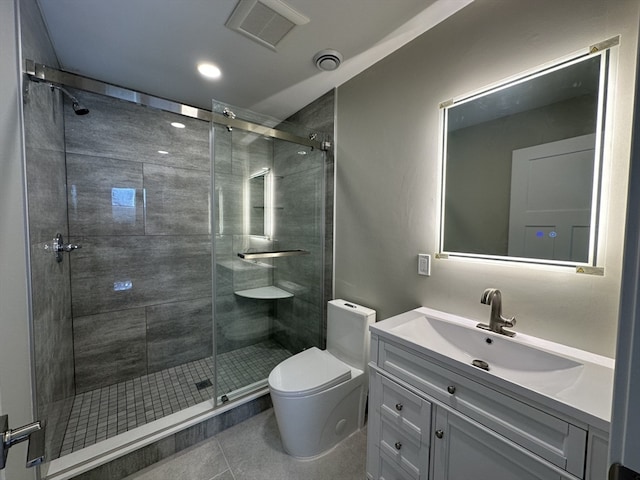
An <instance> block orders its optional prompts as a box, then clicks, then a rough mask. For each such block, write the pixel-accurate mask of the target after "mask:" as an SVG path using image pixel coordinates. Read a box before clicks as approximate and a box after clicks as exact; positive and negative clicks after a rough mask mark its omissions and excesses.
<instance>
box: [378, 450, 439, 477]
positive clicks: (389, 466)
mask: <svg viewBox="0 0 640 480" xmlns="http://www.w3.org/2000/svg"><path fill="white" fill-rule="evenodd" d="M378 461H379V472H380V475H379V476H378V480H420V479H426V478H427V474H426V472H425V473H424V474H423V475H422V476H420V475H419V474H418V473H417V472H413V473H409V472H407V471H405V470H403V469H402V468H400V465H398V464H397V463H396V462H395V461H394V460H392V459H390V458H389V457H387V456H386V455H385V454H384V453H380V456H379V459H378Z"/></svg>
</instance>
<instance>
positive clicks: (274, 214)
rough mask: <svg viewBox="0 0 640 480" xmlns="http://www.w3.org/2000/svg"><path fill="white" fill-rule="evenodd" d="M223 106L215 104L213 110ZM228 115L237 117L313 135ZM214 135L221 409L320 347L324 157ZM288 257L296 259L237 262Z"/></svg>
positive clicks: (260, 139)
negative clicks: (276, 369) (286, 361)
mask: <svg viewBox="0 0 640 480" xmlns="http://www.w3.org/2000/svg"><path fill="white" fill-rule="evenodd" d="M224 107H225V106H224V105H221V104H219V103H217V102H214V106H213V110H214V111H217V112H222V111H223V110H224ZM227 108H230V109H231V110H232V111H233V112H234V114H235V116H236V118H237V119H242V120H246V121H251V122H254V123H259V124H261V125H267V126H269V127H271V128H286V129H287V130H286V131H287V132H294V133H296V134H297V135H300V134H301V133H302V134H304V135H305V137H307V135H308V134H309V132H305V131H304V129H303V128H302V127H300V126H292V125H290V124H289V125H287V126H286V127H285V126H284V125H275V124H274V122H273V120H272V119H267V118H262V117H261V116H260V115H259V114H256V113H253V112H246V111H244V110H239V109H236V108H233V107H227ZM242 115H246V116H245V117H243V116H242ZM212 128H213V139H214V141H213V145H214V148H213V153H214V155H213V157H214V158H213V171H214V183H215V190H216V192H217V193H216V195H215V197H214V208H213V212H214V223H215V224H216V226H217V228H216V235H215V238H214V251H215V259H216V262H215V270H216V272H215V279H216V280H215V288H214V292H215V296H214V298H215V301H214V304H215V324H216V327H215V331H216V361H217V375H218V377H217V381H218V387H219V388H218V392H219V395H220V398H219V400H220V401H223V402H224V401H226V400H227V399H231V398H234V397H237V396H241V395H243V394H246V393H248V392H250V391H252V390H254V389H255V388H259V387H264V386H265V385H266V380H267V377H268V375H269V373H270V371H271V370H272V369H273V367H274V366H276V365H277V364H278V363H280V362H281V361H282V360H284V359H285V358H287V357H289V356H291V355H292V354H295V353H297V352H299V351H301V350H302V349H303V348H308V347H311V346H318V347H322V339H323V332H322V325H323V316H324V313H323V312H324V299H323V264H324V262H323V236H324V153H323V152H322V151H321V150H318V149H315V150H314V149H311V148H310V147H305V146H301V145H299V144H296V143H292V142H288V141H285V140H280V139H275V138H271V137H265V136H262V135H260V134H256V133H252V132H248V131H244V130H242V129H240V128H237V127H234V128H233V129H229V128H227V127H226V126H225V125H219V124H214V125H213V126H212ZM307 138H308V137H307ZM256 207H257V208H256ZM285 250H287V251H288V250H296V251H300V252H299V253H300V254H296V255H288V256H282V257H273V256H266V255H265V256H264V257H260V256H257V258H252V259H242V258H240V257H239V256H238V254H239V253H240V254H245V253H256V252H265V253H266V252H279V251H285Z"/></svg>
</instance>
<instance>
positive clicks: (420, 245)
mask: <svg viewBox="0 0 640 480" xmlns="http://www.w3.org/2000/svg"><path fill="white" fill-rule="evenodd" d="M639 9H640V5H638V3H637V2H635V1H632V0H623V1H617V2H610V1H606V0H588V1H578V0H565V1H562V2H556V1H553V0H540V1H537V2H534V3H531V2H513V1H510V0H495V1H477V2H474V3H472V4H471V5H469V6H467V7H465V8H464V9H463V10H461V11H460V12H459V13H457V14H456V15H455V16H454V17H452V18H450V19H448V20H446V21H445V22H443V23H441V24H440V25H438V26H436V27H435V28H434V29H432V30H431V31H429V32H427V33H425V34H424V35H422V36H421V37H419V38H417V39H416V40H414V41H413V42H411V43H410V44H408V45H406V46H405V47H404V48H402V49H400V50H399V51H397V52H395V53H393V54H392V55H390V56H388V57H387V58H385V59H383V60H382V61H381V62H379V63H378V64H376V65H375V66H373V67H371V68H370V69H368V70H367V71H365V72H363V73H362V74H360V75H359V76H358V77H356V78H354V79H353V80H351V81H349V82H347V83H346V84H344V85H342V86H341V87H339V89H338V119H337V138H338V144H337V146H338V151H337V156H336V162H337V173H336V175H337V192H336V202H337V204H336V212H337V216H336V259H335V265H336V266H335V274H336V296H341V297H344V298H348V299H350V300H352V301H357V302H360V303H362V304H364V305H367V306H370V307H372V308H375V309H377V311H378V318H379V319H384V318H387V317H389V316H392V315H395V314H398V313H400V312H403V311H406V310H409V309H411V308H415V307H417V306H420V305H426V306H430V307H434V308H437V309H441V310H444V311H448V312H452V313H457V314H462V315H466V316H470V317H472V318H475V319H478V320H484V319H486V317H487V316H488V314H489V311H488V309H487V307H486V306H483V305H481V304H480V302H479V299H480V294H481V293H482V291H483V290H484V289H485V288H487V287H496V288H500V289H501V290H502V291H503V299H504V301H503V307H504V311H505V314H507V315H516V316H517V317H518V325H517V328H516V330H518V331H520V332H524V333H529V334H532V335H537V336H540V337H542V338H546V339H550V340H553V341H557V342H560V343H564V344H567V345H571V346H575V347H579V348H583V349H587V350H589V351H593V352H596V353H601V354H605V355H609V356H613V354H614V349H615V338H616V335H615V334H616V322H617V312H618V299H619V290H620V275H621V265H622V257H621V255H622V249H623V232H624V221H625V220H624V213H625V208H626V192H627V184H628V180H627V179H628V164H629V150H630V139H631V123H632V102H630V101H629V99H632V98H633V94H634V92H633V84H634V72H635V70H634V68H635V63H636V57H635V54H636V50H635V49H636V43H637V39H638V20H639ZM618 34H620V35H621V38H622V40H621V44H620V46H619V47H618V48H617V49H616V50H617V52H618V58H617V61H616V62H615V65H616V69H615V70H616V75H615V77H616V78H614V79H613V81H614V83H615V85H616V88H615V90H614V94H613V97H612V98H611V99H610V100H611V102H612V103H611V105H610V106H611V107H612V108H611V109H610V112H611V115H612V116H611V121H610V123H609V124H608V129H609V130H608V137H607V139H606V140H607V153H608V154H609V155H608V159H609V161H608V163H606V164H605V188H604V189H603V195H604V199H605V201H604V203H603V213H604V221H603V223H602V224H601V226H600V228H601V230H600V231H601V233H602V235H601V237H600V245H599V250H600V254H601V255H600V258H601V262H602V265H603V266H604V268H605V276H604V277H595V276H588V275H578V274H576V273H574V272H572V271H570V270H566V269H561V268H536V267H529V266H524V265H517V266H512V265H506V264H500V263H486V262H469V261H458V260H452V259H449V260H435V261H434V262H433V266H432V276H431V277H422V276H418V275H417V272H416V270H417V266H416V264H417V258H416V256H417V254H418V253H431V254H433V253H434V252H435V251H436V249H437V239H438V228H437V212H438V176H439V165H440V163H439V158H438V139H439V108H438V105H439V104H440V102H442V101H444V100H446V99H450V98H454V97H457V96H460V95H463V94H465V93H469V92H472V91H476V90H478V89H480V88H482V87H486V86H487V85H491V84H494V83H496V82H498V81H500V80H502V79H504V78H507V77H510V76H513V75H516V74H518V73H520V72H524V71H527V70H531V69H532V68H534V67H536V66H539V65H543V64H545V63H548V62H550V61H552V60H555V59H559V58H561V57H564V56H567V55H569V54H571V53H572V52H576V51H578V50H580V49H586V47H588V46H589V45H591V44H594V43H597V42H600V41H602V40H605V39H607V38H610V37H612V36H614V35H618Z"/></svg>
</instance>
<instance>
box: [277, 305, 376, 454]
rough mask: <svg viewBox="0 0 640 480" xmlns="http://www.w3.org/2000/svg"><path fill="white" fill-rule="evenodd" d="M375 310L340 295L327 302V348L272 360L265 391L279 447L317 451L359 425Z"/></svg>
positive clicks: (346, 435)
mask: <svg viewBox="0 0 640 480" xmlns="http://www.w3.org/2000/svg"><path fill="white" fill-rule="evenodd" d="M375 321H376V312H375V311H374V310H371V309H370V308H366V307H362V306H360V305H356V304H354V303H351V302H347V301H345V300H332V301H330V302H329V304H328V307H327V349H326V350H320V349H318V348H316V347H312V348H309V349H307V350H304V351H303V352H300V353H298V354H297V355H294V356H292V357H289V358H288V359H286V360H284V361H283V362H281V363H280V364H278V365H277V366H276V367H275V368H274V369H273V370H272V371H271V373H270V374H269V391H270V393H271V400H272V402H273V410H274V412H275V415H276V421H277V423H278V428H279V430H280V437H281V439H282V446H283V447H284V449H285V451H286V452H287V453H288V454H289V455H291V456H293V457H297V458H311V457H316V456H319V455H322V454H323V453H326V452H327V451H328V450H330V449H331V448H332V447H334V446H336V445H337V444H338V443H339V442H340V441H341V440H343V439H345V438H346V437H348V436H349V435H351V434H352V433H354V432H355V431H357V430H359V429H360V428H362V427H363V426H364V413H365V408H366V403H367V393H368V386H369V379H368V372H367V362H368V361H369V337H370V334H369V325H371V324H372V323H374V322H375Z"/></svg>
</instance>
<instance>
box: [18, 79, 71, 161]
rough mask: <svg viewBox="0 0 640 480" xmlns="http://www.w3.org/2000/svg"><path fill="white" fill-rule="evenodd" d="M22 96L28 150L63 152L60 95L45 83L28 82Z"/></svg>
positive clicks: (62, 122)
mask: <svg viewBox="0 0 640 480" xmlns="http://www.w3.org/2000/svg"><path fill="white" fill-rule="evenodd" d="M27 87H28V89H29V91H28V93H27V94H26V95H25V96H24V134H25V144H26V145H27V147H28V148H34V149H43V150H54V151H57V152H64V149H65V148H64V119H63V103H62V94H61V93H60V92H59V91H58V90H52V89H51V87H49V85H48V84H46V83H35V82H28V83H27Z"/></svg>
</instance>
